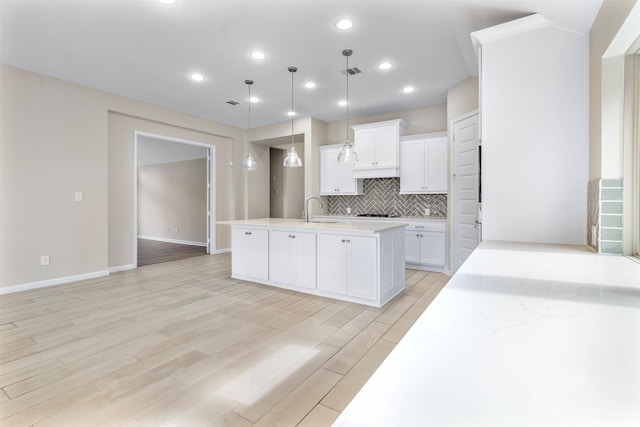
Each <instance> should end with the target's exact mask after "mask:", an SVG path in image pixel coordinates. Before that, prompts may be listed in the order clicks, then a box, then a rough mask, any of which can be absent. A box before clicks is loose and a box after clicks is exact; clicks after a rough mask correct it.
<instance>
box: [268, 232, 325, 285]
mask: <svg viewBox="0 0 640 427" xmlns="http://www.w3.org/2000/svg"><path fill="white" fill-rule="evenodd" d="M269 272H270V275H269V278H270V280H272V281H274V282H277V283H282V284H285V285H292V286H300V287H303V288H308V289H315V288H316V234H315V233H303V232H300V231H292V230H272V231H270V235H269Z"/></svg>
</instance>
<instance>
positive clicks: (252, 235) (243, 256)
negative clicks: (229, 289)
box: [231, 227, 269, 280]
mask: <svg viewBox="0 0 640 427" xmlns="http://www.w3.org/2000/svg"><path fill="white" fill-rule="evenodd" d="M231 242H232V243H231V244H232V245H233V252H232V262H231V272H232V275H233V276H234V277H239V278H249V279H261V280H267V279H268V278H269V231H268V230H264V229H259V228H239V227H233V228H232V230H231Z"/></svg>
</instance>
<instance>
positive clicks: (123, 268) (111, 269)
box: [109, 264, 136, 273]
mask: <svg viewBox="0 0 640 427" xmlns="http://www.w3.org/2000/svg"><path fill="white" fill-rule="evenodd" d="M135 268H136V266H135V265H133V264H127V265H118V266H115V267H109V273H117V272H118V271H127V270H133V269H135Z"/></svg>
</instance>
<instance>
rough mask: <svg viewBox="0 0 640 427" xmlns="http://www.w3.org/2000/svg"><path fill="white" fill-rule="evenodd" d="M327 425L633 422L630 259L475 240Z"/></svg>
mask: <svg viewBox="0 0 640 427" xmlns="http://www.w3.org/2000/svg"><path fill="white" fill-rule="evenodd" d="M334 426H341V427H342V426H358V427H364V426H380V427H388V426H403V427H411V426H415V427H419V426H420V427H421V426H430V427H432V426H474V427H475V426H487V427H488V426H492V427H493V426H495V427H497V426H505V427H506V426H509V427H519V426H531V427H533V426H535V427H542V426H558V427H559V426H562V427H568V426H580V427H584V426H610V427H614V426H615V427H619V426H635V427H637V426H640V264H638V263H636V262H634V261H632V260H630V259H628V258H624V257H619V256H606V255H597V254H594V253H591V252H588V250H587V249H586V248H582V247H577V246H559V245H541V244H514V243H504V242H483V243H482V244H481V245H480V247H479V248H478V249H476V251H474V252H473V253H472V255H471V256H470V257H469V259H468V260H467V261H466V262H465V263H464V264H463V266H462V267H461V268H460V270H459V271H458V272H457V273H456V274H455V275H454V276H453V277H452V278H451V280H450V281H449V283H448V284H447V285H446V287H445V288H444V289H443V290H442V292H441V293H440V294H439V295H438V296H437V297H436V299H435V300H434V302H433V303H432V304H431V305H430V306H429V307H428V308H427V310H426V311H425V312H424V313H423V314H422V316H421V317H420V318H419V319H418V320H417V322H416V323H415V325H414V326H413V327H412V328H411V329H410V330H409V332H408V333H407V335H405V337H404V338H403V339H402V340H401V341H400V343H399V344H398V345H397V346H396V348H395V349H394V350H393V351H392V352H391V354H390V355H389V356H388V357H387V359H386V360H385V361H384V362H383V363H382V365H381V366H380V367H379V368H378V370H377V371H376V372H375V373H374V375H373V376H372V377H371V378H370V380H369V381H368V382H367V383H366V384H365V386H364V387H363V388H362V390H361V391H360V392H359V393H358V394H357V395H356V397H355V398H354V399H353V401H352V402H351V403H350V404H349V406H348V407H347V408H346V409H345V410H344V411H343V412H342V414H341V415H340V416H339V417H338V419H337V420H336V422H335V424H334Z"/></svg>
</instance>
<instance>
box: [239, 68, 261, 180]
mask: <svg viewBox="0 0 640 427" xmlns="http://www.w3.org/2000/svg"><path fill="white" fill-rule="evenodd" d="M244 82H245V84H246V85H247V87H248V88H249V101H248V102H249V127H248V128H247V133H248V132H249V130H250V129H251V85H252V84H253V80H245V81H244ZM242 169H244V170H246V171H249V172H252V171H255V170H256V169H258V163H257V162H256V159H254V158H253V156H252V155H251V150H249V152H248V153H247V155H246V156H245V158H244V160H243V161H242Z"/></svg>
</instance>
